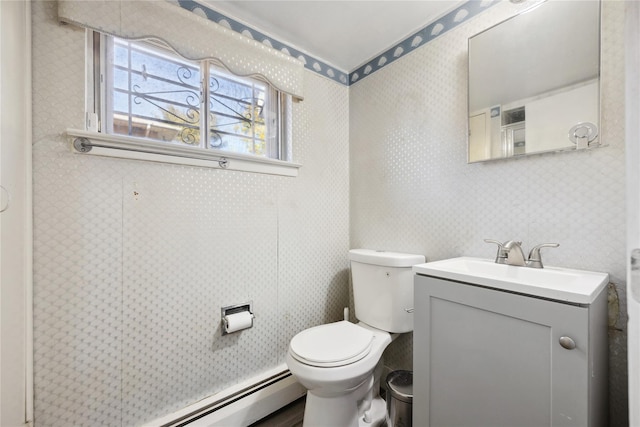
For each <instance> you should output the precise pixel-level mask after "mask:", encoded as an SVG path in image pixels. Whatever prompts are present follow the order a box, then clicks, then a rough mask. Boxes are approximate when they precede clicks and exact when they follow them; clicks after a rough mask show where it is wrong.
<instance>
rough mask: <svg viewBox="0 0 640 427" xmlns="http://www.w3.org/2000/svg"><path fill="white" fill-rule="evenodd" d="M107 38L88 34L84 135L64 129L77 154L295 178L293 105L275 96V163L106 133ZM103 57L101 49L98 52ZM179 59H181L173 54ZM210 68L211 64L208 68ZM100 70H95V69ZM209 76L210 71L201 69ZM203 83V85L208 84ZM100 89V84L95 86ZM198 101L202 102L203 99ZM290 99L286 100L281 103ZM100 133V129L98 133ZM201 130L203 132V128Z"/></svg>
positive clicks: (296, 169) (264, 159) (211, 149)
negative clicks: (105, 49)
mask: <svg viewBox="0 0 640 427" xmlns="http://www.w3.org/2000/svg"><path fill="white" fill-rule="evenodd" d="M106 37H108V36H105V35H102V34H100V33H97V32H94V31H90V30H87V43H86V45H87V67H86V68H87V73H86V74H87V79H86V81H87V83H86V124H85V129H84V130H78V129H67V135H68V136H70V137H71V138H72V140H73V144H72V147H73V150H74V152H76V153H84V154H93V155H100V156H107V157H116V158H126V159H136V160H147V161H154V162H162V163H173V164H187V165H192V166H201V167H213V168H223V169H230V170H241V171H247V172H257V173H267V174H275V175H285V176H297V174H298V169H299V168H300V167H301V165H300V164H298V163H294V162H293V161H291V159H292V148H291V145H292V144H291V134H292V132H291V131H292V124H291V121H292V116H293V114H292V102H291V99H290V97H289V96H287V95H283V94H282V93H281V92H277V93H278V96H277V99H278V108H279V109H280V114H279V122H280V123H279V131H278V134H279V141H278V143H277V147H276V150H277V152H278V156H279V157H280V158H279V159H274V158H269V157H261V156H257V155H251V154H244V153H235V152H231V151H226V150H220V149H214V148H204V147H191V146H182V145H181V144H173V143H167V142H162V141H158V140H155V141H154V140H151V139H147V138H140V137H134V136H128V135H119V134H110V133H107V132H105V129H104V126H101V124H104V123H106V121H105V120H106V112H105V105H106V103H105V100H106V96H107V92H106V91H107V88H106V87H105V86H106V84H105V79H104V76H105V71H106V70H105V68H106V61H105V58H104V56H102V53H101V52H99V49H98V48H97V46H106ZM103 51H104V49H103ZM176 55H177V56H178V57H179V56H180V55H178V54H176ZM210 63H212V64H214V65H215V63H213V62H210ZM95 64H100V68H99V69H98V67H96V66H95ZM202 69H203V70H206V73H208V70H209V69H210V67H203V68H202ZM204 81H208V76H207V79H206V80H204ZM96 83H99V84H96ZM206 95H207V97H203V98H204V99H208V94H206ZM286 98H289V99H286ZM101 127H103V128H102V129H101ZM204 128H205V129H206V127H204Z"/></svg>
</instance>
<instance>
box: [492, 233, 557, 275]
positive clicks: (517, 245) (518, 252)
mask: <svg viewBox="0 0 640 427" xmlns="http://www.w3.org/2000/svg"><path fill="white" fill-rule="evenodd" d="M484 241H485V242H487V243H494V244H496V245H498V253H497V254H496V263H497V264H507V265H515V266H519V267H531V268H543V267H544V266H543V265H542V258H541V256H540V249H542V248H557V247H558V246H560V245H559V244H558V243H542V244H540V245H537V246H534V247H533V249H531V252H529V258H528V259H527V260H525V258H524V252H523V251H522V242H516V241H515V240H509V241H508V242H505V243H500V242H498V241H497V240H492V239H484Z"/></svg>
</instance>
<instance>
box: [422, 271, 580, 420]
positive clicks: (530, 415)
mask: <svg viewBox="0 0 640 427" xmlns="http://www.w3.org/2000/svg"><path fill="white" fill-rule="evenodd" d="M415 307H416V309H415V313H414V315H415V318H414V321H415V325H414V338H413V345H414V348H413V351H414V353H413V355H414V356H413V357H414V361H413V368H414V399H413V411H414V423H413V424H414V425H416V426H420V427H443V426H452V427H453V426H455V427H464V426H469V427H482V426H486V427H501V426H503V427H514V426H518V427H528V426H530V427H543V426H553V427H561V426H562V427H564V426H576V427H578V426H579V427H585V426H588V360H587V354H588V348H589V345H588V342H587V339H588V309H587V308H584V307H577V306H573V305H568V304H562V303H558V302H553V301H548V300H542V299H537V298H532V297H527V296H523V295H518V294H512V293H507V292H501V291H497V290H493V289H487V288H482V287H477V286H472V285H468V284H463V283H458V282H451V281H447V280H441V279H435V278H431V277H426V276H416V282H415ZM563 336H567V337H570V338H571V339H572V340H573V341H574V342H575V344H576V348H574V349H573V350H568V349H565V348H564V347H562V346H561V345H560V343H559V340H560V337H563Z"/></svg>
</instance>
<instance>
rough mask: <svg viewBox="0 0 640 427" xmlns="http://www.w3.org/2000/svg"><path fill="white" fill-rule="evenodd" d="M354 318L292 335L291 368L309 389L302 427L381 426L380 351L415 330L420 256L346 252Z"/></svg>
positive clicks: (362, 250) (393, 253) (362, 251)
mask: <svg viewBox="0 0 640 427" xmlns="http://www.w3.org/2000/svg"><path fill="white" fill-rule="evenodd" d="M349 260H350V261H351V278H352V282H353V297H354V305H355V316H356V318H357V319H358V320H359V323H358V324H354V323H350V322H347V321H340V322H335V323H329V324H327V325H320V326H316V327H313V328H309V329H306V330H304V331H302V332H300V333H299V334H297V335H296V336H294V337H293V339H291V343H290V345H289V352H288V354H287V365H288V366H289V370H290V371H291V373H293V375H294V376H295V377H296V378H297V379H298V381H299V382H300V383H301V384H302V385H303V386H304V387H306V388H307V402H306V406H305V412H304V423H303V426H304V427H338V426H339V427H358V426H370V427H375V426H379V425H381V424H382V423H383V422H384V420H385V416H386V406H385V402H384V400H382V398H380V396H379V394H378V390H379V387H380V385H379V384H380V375H381V373H382V360H381V356H382V352H383V351H384V349H385V348H386V347H387V346H388V345H389V343H391V341H392V340H394V339H395V338H396V337H397V334H398V333H402V332H410V331H412V330H413V313H412V312H413V310H412V309H413V273H412V271H411V267H412V266H413V265H415V264H421V263H424V262H425V258H424V256H422V255H411V254H403V253H396V252H383V251H374V250H370V249H352V250H350V251H349Z"/></svg>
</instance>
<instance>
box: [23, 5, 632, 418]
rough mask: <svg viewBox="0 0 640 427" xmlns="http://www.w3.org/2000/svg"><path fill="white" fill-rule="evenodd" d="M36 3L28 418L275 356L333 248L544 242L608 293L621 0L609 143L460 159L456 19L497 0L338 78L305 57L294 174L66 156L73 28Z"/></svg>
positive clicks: (337, 296) (332, 259)
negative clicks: (239, 315) (224, 310)
mask: <svg viewBox="0 0 640 427" xmlns="http://www.w3.org/2000/svg"><path fill="white" fill-rule="evenodd" d="M55 6H56V4H55V2H51V1H37V2H35V3H34V5H33V14H34V16H33V39H34V40H33V47H34V52H33V61H34V64H33V71H34V78H33V85H34V99H33V109H34V129H33V132H34V137H33V140H34V251H35V255H34V317H35V319H34V323H35V325H34V326H35V331H34V339H35V357H34V359H35V360H34V363H35V366H34V369H35V392H36V393H35V417H36V425H37V426H53V427H55V426H68V425H88V426H99V425H105V426H109V425H135V424H139V423H141V422H143V421H145V420H150V419H153V418H155V417H157V416H160V415H162V414H165V413H168V412H170V411H173V410H176V409H178V408H181V407H183V406H184V405H186V404H188V403H192V402H194V401H196V400H198V399H200V398H202V397H204V396H207V395H210V394H212V393H215V392H217V391H221V390H223V389H225V388H226V387H228V386H230V385H232V384H235V383H237V382H239V381H242V380H244V379H246V378H249V377H251V376H253V375H255V374H256V373H258V372H260V371H263V370H266V369H268V368H271V367H273V366H275V365H276V364H278V363H282V362H283V361H284V355H285V352H286V350H287V346H288V343H289V340H290V338H291V337H292V336H293V335H294V334H295V333H297V332H299V331H300V330H302V329H305V328H307V327H310V326H314V325H317V324H320V323H326V322H330V321H335V320H338V319H339V318H340V317H341V316H342V307H343V306H344V305H346V304H347V303H348V299H349V298H348V285H347V284H348V270H347V267H348V263H347V257H346V254H347V251H348V249H349V248H350V247H368V248H380V249H387V250H395V251H403V252H415V253H420V254H424V255H426V256H427V259H428V260H437V259H443V258H448V257H454V256H460V255H469V256H480V257H487V258H489V257H493V256H494V254H495V250H494V248H493V247H492V246H489V245H487V244H485V243H484V242H483V239H484V238H494V239H497V240H508V239H512V238H514V239H522V240H523V241H524V246H525V247H526V248H529V247H531V245H533V244H535V243H541V242H544V241H555V242H559V243H560V244H561V246H560V247H559V248H557V249H549V250H547V251H545V252H544V255H543V256H544V260H545V262H546V263H547V264H551V265H554V264H555V265H561V266H567V267H573V268H580V269H588V270H599V271H607V272H609V273H610V274H611V278H612V281H613V282H614V283H615V284H616V285H617V289H618V291H619V293H620V297H621V299H622V301H621V304H620V305H621V307H624V277H625V255H624V248H625V230H624V227H625V216H624V215H625V202H624V141H623V135H624V129H623V123H624V122H623V121H624V114H623V111H624V105H623V104H624V92H623V81H624V76H623V42H622V32H623V24H622V23H623V6H622V2H605V19H604V33H603V70H602V83H603V105H602V111H603V120H602V124H601V132H602V140H603V141H607V142H608V143H609V146H608V147H604V148H600V149H597V150H593V151H588V152H577V153H558V154H546V155H540V156H534V157H528V158H521V159H513V160H506V161H497V162H491V163H483V164H473V165H468V164H466V132H467V126H466V110H467V103H466V97H467V82H466V79H467V69H466V67H467V57H466V46H467V38H468V37H469V36H470V35H473V34H475V33H477V32H479V31H481V30H483V29H485V28H487V27H489V26H491V25H493V24H495V23H497V22H499V21H501V20H503V19H504V18H506V17H508V16H510V15H512V14H513V13H514V11H515V10H516V9H517V8H518V7H523V6H514V5H512V4H511V3H510V2H501V3H500V4H498V5H496V6H494V7H492V8H491V9H490V10H489V11H487V12H484V13H482V14H481V15H479V16H477V17H475V18H473V19H472V20H470V21H469V22H467V23H465V24H463V25H461V26H460V27H458V28H456V29H454V30H452V31H450V32H447V33H446V34H445V35H444V36H442V37H440V38H438V39H436V40H435V41H433V42H430V43H429V44H427V45H425V46H423V47H421V48H419V49H417V50H416V51H414V52H412V53H411V54H408V55H406V56H404V57H403V58H401V59H399V60H398V61H396V62H394V63H392V64H389V65H388V66H386V67H385V68H384V69H382V70H380V71H378V72H376V73H374V74H372V75H370V76H368V77H367V78H366V79H364V80H361V81H360V82H358V83H357V84H355V85H353V86H351V87H350V88H346V87H344V86H341V85H339V84H337V83H335V82H333V81H330V80H328V79H325V78H322V77H319V76H317V75H315V74H314V73H311V72H305V84H304V86H305V87H304V90H305V100H304V102H302V103H299V104H296V105H295V106H294V117H295V120H296V122H295V123H296V124H295V127H294V144H295V146H294V157H295V160H296V161H298V162H300V163H302V164H303V167H302V168H301V169H300V175H299V176H298V177H297V178H285V177H276V176H269V175H258V174H250V173H241V172H233V171H221V170H213V169H202V168H195V167H187V166H178V165H167V164H157V163H149V162H138V161H131V160H118V159H106V158H97V157H88V156H81V155H74V154H72V153H71V152H70V150H69V147H68V141H66V139H64V138H63V137H62V136H61V134H62V132H64V130H65V129H66V128H70V127H71V128H82V126H83V125H82V123H83V112H84V72H85V70H84V32H83V31H81V30H78V29H75V28H73V27H71V26H60V25H59V24H58V23H57V22H56V10H55ZM136 193H137V194H136ZM250 299H251V300H253V303H254V308H255V312H256V323H255V327H254V328H253V329H250V330H247V331H244V332H242V333H240V334H234V335H230V336H226V337H221V336H220V331H219V321H220V307H221V306H224V305H229V304H234V303H240V302H244V301H247V300H250ZM617 320H618V323H617V324H616V325H615V326H616V327H617V328H619V329H624V328H625V325H624V315H622V316H621V317H620V318H619V319H617ZM624 339H625V338H624V331H616V330H615V329H613V332H612V335H611V342H610V348H611V355H612V356H611V377H612V380H611V394H612V399H611V401H612V414H613V413H618V414H624V413H625V411H626V406H624V405H626V401H625V399H626V394H625V393H626V390H625V389H626V383H625V377H626V371H625V370H624V369H625V368H624V357H625V351H626V350H625V348H624V345H625V344H624ZM411 350H412V337H411V334H406V335H404V336H402V337H401V338H400V339H399V340H397V341H396V342H394V343H393V344H392V346H391V347H390V348H389V351H387V353H386V355H385V357H386V363H387V365H388V366H390V367H391V368H393V369H396V368H402V369H407V368H409V369H410V368H411V366H412V361H411ZM623 417H624V415H618V418H617V419H616V418H615V416H612V425H615V426H618V425H624V422H623V421H621V420H622V418H623Z"/></svg>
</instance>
